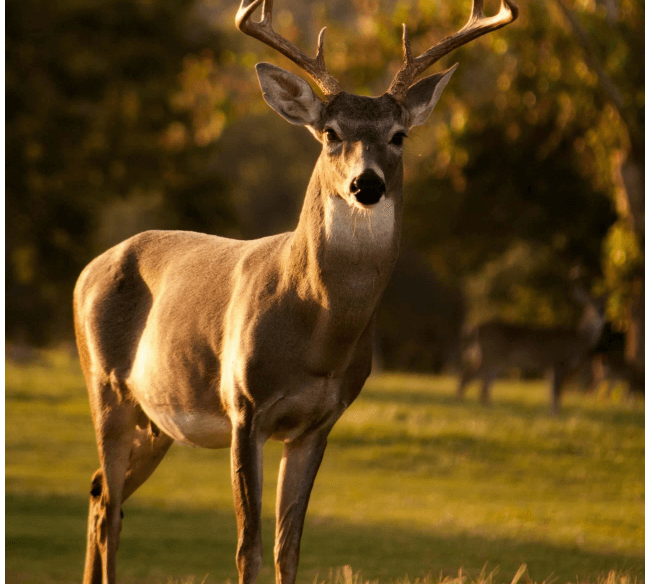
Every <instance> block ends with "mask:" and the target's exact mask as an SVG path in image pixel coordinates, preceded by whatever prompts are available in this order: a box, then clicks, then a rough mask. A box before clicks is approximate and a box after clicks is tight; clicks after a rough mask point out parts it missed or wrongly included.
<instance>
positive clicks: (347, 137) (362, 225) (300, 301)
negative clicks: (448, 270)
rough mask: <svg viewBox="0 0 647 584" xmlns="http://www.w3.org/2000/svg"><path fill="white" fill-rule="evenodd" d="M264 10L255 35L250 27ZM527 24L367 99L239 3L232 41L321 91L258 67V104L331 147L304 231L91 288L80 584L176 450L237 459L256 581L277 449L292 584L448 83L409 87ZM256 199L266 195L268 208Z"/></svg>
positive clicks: (281, 552)
mask: <svg viewBox="0 0 647 584" xmlns="http://www.w3.org/2000/svg"><path fill="white" fill-rule="evenodd" d="M261 3H263V9H262V17H261V20H260V21H254V20H251V16H252V13H253V12H254V11H255V10H256V9H257V8H258V7H259V6H260V4H261ZM516 16H517V6H516V5H515V3H514V2H513V0H502V4H501V8H500V10H499V12H498V13H497V15H495V16H492V17H485V16H484V15H483V7H482V0H473V5H472V14H471V18H470V20H469V22H468V23H467V24H466V26H464V27H463V28H462V29H461V30H460V31H459V32H457V33H455V34H454V35H451V36H449V37H447V38H445V39H444V40H442V41H441V42H439V43H438V44H437V45H435V46H434V47H432V48H430V49H429V50H428V51H426V52H425V53H424V54H422V55H420V56H418V57H415V58H413V57H412V55H411V50H410V46H409V41H408V38H407V32H406V27H404V31H403V44H404V64H403V65H402V67H401V69H400V70H399V72H398V73H397V74H396V76H395V78H394V80H393V82H392V83H391V86H390V88H389V90H388V91H387V92H386V93H384V94H383V95H381V96H380V97H375V98H374V97H363V96H357V95H353V94H350V93H346V92H344V91H342V90H341V88H340V86H339V83H338V82H337V81H336V80H335V78H334V77H332V76H331V74H330V73H329V72H328V71H327V69H326V66H325V63H324V54H323V30H322V31H321V33H320V35H319V43H318V49H317V53H316V56H315V58H314V59H312V58H309V57H307V56H306V55H305V54H304V53H303V52H301V50H300V49H298V48H297V47H296V46H294V45H292V44H291V43H289V42H288V41H286V40H285V39H284V38H282V37H281V36H279V35H278V34H277V33H276V32H275V31H274V30H273V29H272V24H271V19H272V6H271V0H265V1H264V2H263V0H254V1H253V2H250V1H249V0H243V2H242V4H241V6H240V8H239V11H238V14H237V16H236V25H237V27H238V28H239V29H240V30H241V31H242V32H244V33H246V34H248V35H251V36H252V37H255V38H257V39H259V40H261V41H263V42H264V43H266V44H267V45H269V46H270V47H273V48H274V49H276V50H278V51H279V52H280V53H282V54H283V55H285V56H286V57H288V58H289V59H290V60H292V61H293V62H294V63H296V64H297V65H298V66H300V67H301V68H302V69H304V70H305V71H306V72H307V73H308V74H309V75H310V76H311V77H312V79H313V80H314V81H315V82H316V84H317V85H318V86H319V88H320V89H321V91H322V92H323V94H324V96H325V101H324V100H322V99H320V98H319V97H317V95H316V94H315V93H314V91H313V90H312V88H311V87H310V85H309V84H308V83H307V82H305V81H304V80H302V79H301V78H300V77H298V76H296V75H294V74H292V73H290V72H288V71H286V70H284V69H281V68H279V67H276V66H274V65H270V64H268V63H260V64H258V65H257V66H256V71H257V75H258V79H259V82H260V86H261V89H262V92H263V97H264V98H265V101H266V102H267V103H268V104H269V106H270V107H271V108H273V109H274V110H276V111H277V112H278V113H279V114H280V115H281V116H283V117H284V118H285V119H286V120H288V121H289V122H291V123H292V124H296V125H301V126H305V127H306V128H307V129H308V130H309V131H310V132H311V133H312V134H313V135H314V137H315V138H316V139H317V140H319V141H320V142H321V143H322V144H323V147H322V152H321V155H320V156H319V159H318V160H317V163H316V165H315V168H314V171H313V173H312V176H311V178H310V182H309V184H308V187H307V191H306V194H305V201H304V204H303V209H302V212H301V215H300V218H299V221H298V225H297V227H296V229H295V231H294V232H291V233H284V234H281V235H276V236H272V237H266V238H263V239H259V240H254V241H238V240H230V239H224V238H221V237H216V236H212V235H204V234H198V233H187V232H181V231H149V232H145V233H141V234H139V235H136V236H134V237H132V238H131V239H128V240H127V241H124V242H123V243H121V244H119V245H117V246H115V247H113V248H111V249H109V250H108V251H106V252H105V253H103V254H102V255H101V256H99V257H98V258H96V259H95V260H94V261H92V262H91V263H90V264H89V265H88V266H87V267H86V268H85V269H84V271H83V272H82V274H81V276H80V277H79V280H78V282H77V285H76V288H75V291H74V315H75V330H76V338H77V345H78V349H79V355H80V359H81V365H82V368H83V373H84V375H85V379H86V383H87V387H88V392H89V397H90V405H91V411H92V417H93V421H94V426H95V429H96V437H97V445H98V451H99V459H100V463H101V466H100V468H99V470H97V471H96V472H95V473H94V475H93V477H92V486H91V491H90V509H89V520H88V534H87V552H86V561H85V572H84V580H83V581H84V582H85V583H86V584H89V583H96V582H104V583H114V582H115V578H116V568H115V555H116V552H117V547H118V543H119V534H120V529H121V520H122V513H121V507H122V504H123V503H124V501H126V499H128V497H130V496H131V495H132V494H133V493H134V492H135V490H136V489H137V488H138V487H139V486H140V485H141V484H142V483H144V481H145V480H146V479H148V477H149V476H150V475H151V473H152V472H153V471H154V470H155V468H156V467H157V465H158V464H159V463H160V461H161V460H162V458H163V457H164V455H165V453H166V452H167V451H168V449H169V447H170V446H171V444H172V443H173V442H174V441H178V442H183V443H186V444H191V445H195V446H201V447H205V448H226V447H230V448H231V480H232V485H233V493H234V504H235V511H236V521H237V528H238V544H237V552H236V565H237V568H238V574H239V582H240V583H241V584H252V583H253V582H254V581H255V579H256V577H257V575H258V572H259V570H260V569H261V558H262V545H261V519H260V518H261V487H262V467H263V462H262V461H263V459H262V448H263V444H264V443H265V442H266V441H267V440H268V439H270V438H271V439H274V440H280V441H282V442H284V450H283V456H282V460H281V464H280V470H279V478H278V482H279V486H278V493H277V503H276V537H275V546H274V557H275V565H276V580H277V582H278V583H285V584H292V583H293V582H294V581H295V577H296V572H297V565H298V561H299V545H300V539H301V533H302V529H303V522H304V516H305V513H306V507H307V505H308V500H309V497H310V492H311V489H312V485H313V481H314V479H315V475H316V474H317V470H318V468H319V465H320V463H321V460H322V457H323V454H324V449H325V448H326V440H327V436H328V434H329V432H330V430H331V428H332V427H333V425H334V424H335V422H336V421H337V420H338V418H339V417H340V416H341V415H342V413H343V412H344V410H345V409H346V408H347V407H348V406H349V405H350V404H351V403H352V402H353V400H354V399H355V398H356V397H357V395H358V394H359V392H360V390H361V389H362V386H363V385H364V382H365V380H366V378H367V376H368V375H369V373H370V369H371V351H372V343H373V332H374V329H375V313H376V308H377V305H378V301H379V299H380V296H381V295H382V292H383V291H384V288H385V286H386V284H387V281H388V279H389V275H390V273H391V270H392V268H393V264H394V263H395V260H396V257H397V255H398V246H399V241H400V230H401V223H402V181H403V179H402V172H403V171H402V149H403V141H404V138H405V136H406V134H407V132H408V130H409V129H410V128H411V127H413V126H417V125H419V124H422V123H423V122H424V121H425V120H426V119H427V117H428V115H429V114H430V112H431V111H432V109H433V108H434V106H435V105H436V103H437V101H438V99H439V97H440V94H441V92H442V90H443V88H444V87H445V86H446V85H447V82H448V81H449V79H450V77H451V75H452V73H453V72H454V70H455V66H454V67H452V68H451V69H448V70H446V71H444V72H442V73H437V74H435V75H432V76H431V77H427V78H425V79H423V80H421V81H418V82H417V83H415V84H414V81H415V79H416V77H417V76H418V75H419V74H420V73H422V72H423V71H424V70H425V69H426V68H427V67H429V66H430V65H432V64H433V63H435V62H436V61H437V60H438V59H440V58H441V57H442V56H444V55H446V54H447V53H449V52H451V51H452V50H453V49H455V48H456V47H458V46H460V45H463V44H465V43H467V42H469V41H471V40H472V39H475V38H477V37H478V36H480V35H483V34H485V33H487V32H490V31H493V30H495V29H498V28H500V27H502V26H504V25H506V24H507V23H509V22H512V21H513V20H514V19H515V18H516ZM259 196H261V195H259Z"/></svg>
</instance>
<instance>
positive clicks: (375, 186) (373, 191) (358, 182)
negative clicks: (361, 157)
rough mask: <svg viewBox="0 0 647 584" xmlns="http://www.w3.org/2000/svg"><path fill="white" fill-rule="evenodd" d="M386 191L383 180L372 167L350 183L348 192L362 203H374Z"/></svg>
mask: <svg viewBox="0 0 647 584" xmlns="http://www.w3.org/2000/svg"><path fill="white" fill-rule="evenodd" d="M385 192H386V185H385V184H384V181H383V180H382V179H381V178H380V177H379V176H378V175H377V172H375V171H374V170H372V169H370V168H369V169H368V170H365V171H364V172H363V173H362V174H360V175H359V176H358V177H356V178H355V179H353V182H351V183H350V194H351V195H353V196H354V197H355V198H356V199H357V200H358V201H359V202H360V203H362V205H374V204H375V203H377V202H378V201H379V200H380V199H381V198H382V195H384V193H385Z"/></svg>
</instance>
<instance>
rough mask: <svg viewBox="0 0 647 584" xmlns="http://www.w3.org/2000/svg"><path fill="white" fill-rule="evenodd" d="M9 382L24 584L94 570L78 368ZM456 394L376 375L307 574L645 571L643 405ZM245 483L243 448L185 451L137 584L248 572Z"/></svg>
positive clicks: (336, 452)
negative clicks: (239, 538) (555, 407)
mask: <svg viewBox="0 0 647 584" xmlns="http://www.w3.org/2000/svg"><path fill="white" fill-rule="evenodd" d="M6 385H7V388H6V482H5V490H6V500H5V504H6V527H5V529H6V572H5V577H6V581H7V582H11V583H13V582H24V583H27V582H34V583H35V582H52V583H53V582H70V581H74V580H78V579H79V577H80V574H81V571H82V566H83V554H84V545H85V525H86V521H87V516H86V515H87V493H88V491H89V486H90V477H91V475H92V473H93V471H94V470H95V469H96V467H97V454H96V446H95V444H94V433H93V429H92V423H91V420H90V413H89V408H88V404H87V397H86V394H85V389H84V387H83V380H82V377H81V374H80V371H79V368H78V364H77V363H76V361H75V360H72V359H71V358H70V357H69V356H66V355H65V354H63V353H47V354H46V355H45V356H44V359H43V360H42V362H41V363H40V364H36V365H32V366H31V367H19V366H16V365H14V364H12V363H11V362H9V363H7V364H6ZM455 389H456V380H455V379H453V378H449V377H434V376H413V375H384V376H380V377H375V378H372V379H370V380H369V383H368V385H367V387H366V388H365V390H364V391H363V392H362V394H361V395H360V397H359V398H358V400H357V401H356V402H355V403H354V404H353V405H352V406H351V407H350V409H349V410H348V412H347V413H346V414H345V415H344V416H343V417H342V419H341V420H340V422H339V423H338V425H337V426H336V427H335V429H334V430H333V432H332V434H331V436H330V440H329V446H328V451H327V453H326V457H325V459H324V461H323V464H322V467H321V470H320V472H319V475H318V477H317V481H316V483H315V487H314V490H313V493H312V497H311V501H310V506H309V511H308V516H307V519H306V526H305V530H304V536H303V541H302V546H301V569H300V578H299V581H300V582H313V581H314V579H315V577H316V576H317V575H319V576H318V581H319V582H321V581H322V580H324V581H327V576H328V574H329V570H330V568H331V567H333V568H337V567H340V566H344V565H346V564H350V565H352V566H354V568H355V569H356V570H361V573H362V580H368V581H371V582H373V581H375V580H378V579H379V581H380V582H386V583H388V582H392V581H395V580H400V581H401V579H403V578H404V577H405V575H406V576H408V578H410V579H411V580H410V581H414V580H415V579H417V578H420V579H423V578H424V577H425V575H427V574H432V576H434V577H435V576H436V575H438V574H441V573H442V574H445V575H447V574H449V575H455V574H458V573H459V570H460V569H461V567H462V575H463V577H465V578H469V579H470V580H467V581H468V582H469V581H471V579H474V580H475V581H479V580H478V579H479V574H481V572H482V570H483V567H484V566H485V565H486V564H487V570H486V574H489V573H490V572H491V571H493V570H495V569H496V570H497V573H496V578H495V579H494V580H495V581H496V582H510V581H511V580H512V579H513V578H514V576H515V574H516V573H517V571H518V569H519V566H520V565H521V564H523V563H526V564H527V567H528V571H527V575H528V577H529V578H531V579H532V581H537V582H542V581H545V580H547V579H549V580H550V581H553V582H576V581H579V582H591V583H597V582H600V584H604V583H603V582H602V581H599V578H605V577H607V576H608V575H609V572H610V571H612V570H621V571H622V573H623V574H626V576H627V578H630V579H631V578H635V579H637V581H638V582H644V513H643V511H644V472H645V469H644V408H643V406H642V405H641V404H631V403H624V402H610V401H606V402H600V401H598V400H596V398H595V397H594V396H582V395H580V394H576V393H567V394H566V395H565V403H564V412H563V414H562V415H561V416H560V417H559V418H554V417H552V416H551V415H550V414H549V408H548V388H547V386H546V385H545V383H544V382H532V383H530V382H516V381H515V382H512V381H510V382H500V383H497V384H495V386H494V388H493V405H492V406H491V407H490V408H483V407H481V406H480V405H479V404H478V403H477V398H476V396H475V395H473V394H468V398H467V400H466V402H464V403H458V402H457V401H456V400H455V398H454V392H455ZM280 457H281V445H280V444H278V443H274V442H270V443H268V444H267V446H266V448H265V484H264V496H263V536H264V541H265V549H266V552H265V567H264V568H263V572H262V573H261V577H260V580H259V584H269V583H270V582H272V581H273V577H274V574H273V572H274V571H273V568H272V562H271V553H270V551H269V550H270V549H271V543H272V541H273V528H274V526H273V522H274V498H275V495H276V486H275V483H276V476H277V470H278V465H279V461H280ZM229 476H230V470H229V452H228V450H227V449H223V450H214V451H208V450H202V449H190V448H186V447H181V446H178V445H175V446H173V447H172V448H171V450H170V452H169V454H168V455H167V458H166V459H165V460H164V462H163V463H162V464H161V466H160V468H159V469H158V470H157V471H156V472H155V474H154V475H153V477H151V479H150V480H149V481H148V482H147V483H146V484H145V485H144V486H143V487H142V488H141V489H140V490H139V491H138V492H137V493H136V494H135V495H134V496H133V498H132V500H129V501H128V502H127V503H126V505H125V506H124V513H125V520H124V527H123V531H122V540H121V546H120V550H119V572H120V581H122V582H133V583H134V582H138V583H141V582H143V583H150V584H159V583H160V582H166V581H167V579H168V578H175V579H184V578H187V576H188V575H190V574H191V575H194V576H195V579H196V581H197V582H202V580H203V578H205V576H206V575H208V577H207V580H206V582H224V581H226V580H227V579H229V580H231V581H235V577H236V573H235V563H234V555H235V546H236V527H235V525H236V524H235V517H234V511H233V502H232V495H231V486H230V478H229ZM328 580H331V579H330V578H328ZM520 581H521V582H525V576H524V577H522V578H521V580H520ZM425 582H426V580H425V581H424V582H423V581H421V583H420V584H425ZM625 582H627V584H629V583H630V584H634V583H633V581H632V580H628V581H627V580H625V581H622V584H625ZM608 584H621V581H620V580H617V579H616V580H611V581H609V583H608Z"/></svg>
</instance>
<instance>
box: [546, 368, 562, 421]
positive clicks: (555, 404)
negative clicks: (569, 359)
mask: <svg viewBox="0 0 647 584" xmlns="http://www.w3.org/2000/svg"><path fill="white" fill-rule="evenodd" d="M565 378H566V370H565V369H564V368H562V367H554V368H553V377H552V379H551V384H550V385H551V387H550V389H551V398H552V412H553V414H555V415H557V414H558V413H559V410H560V402H561V393H562V385H563V384H564V379H565Z"/></svg>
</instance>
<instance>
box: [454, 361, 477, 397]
mask: <svg viewBox="0 0 647 584" xmlns="http://www.w3.org/2000/svg"><path fill="white" fill-rule="evenodd" d="M479 369H480V367H478V366H477V365H468V366H467V367H466V368H465V369H464V370H463V374H462V375H461V379H460V381H459V382H458V390H457V392H456V394H457V396H458V399H463V397H464V396H465V389H466V388H467V386H468V385H469V383H470V382H471V381H472V380H473V379H474V378H475V377H477V375H478V373H479Z"/></svg>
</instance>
